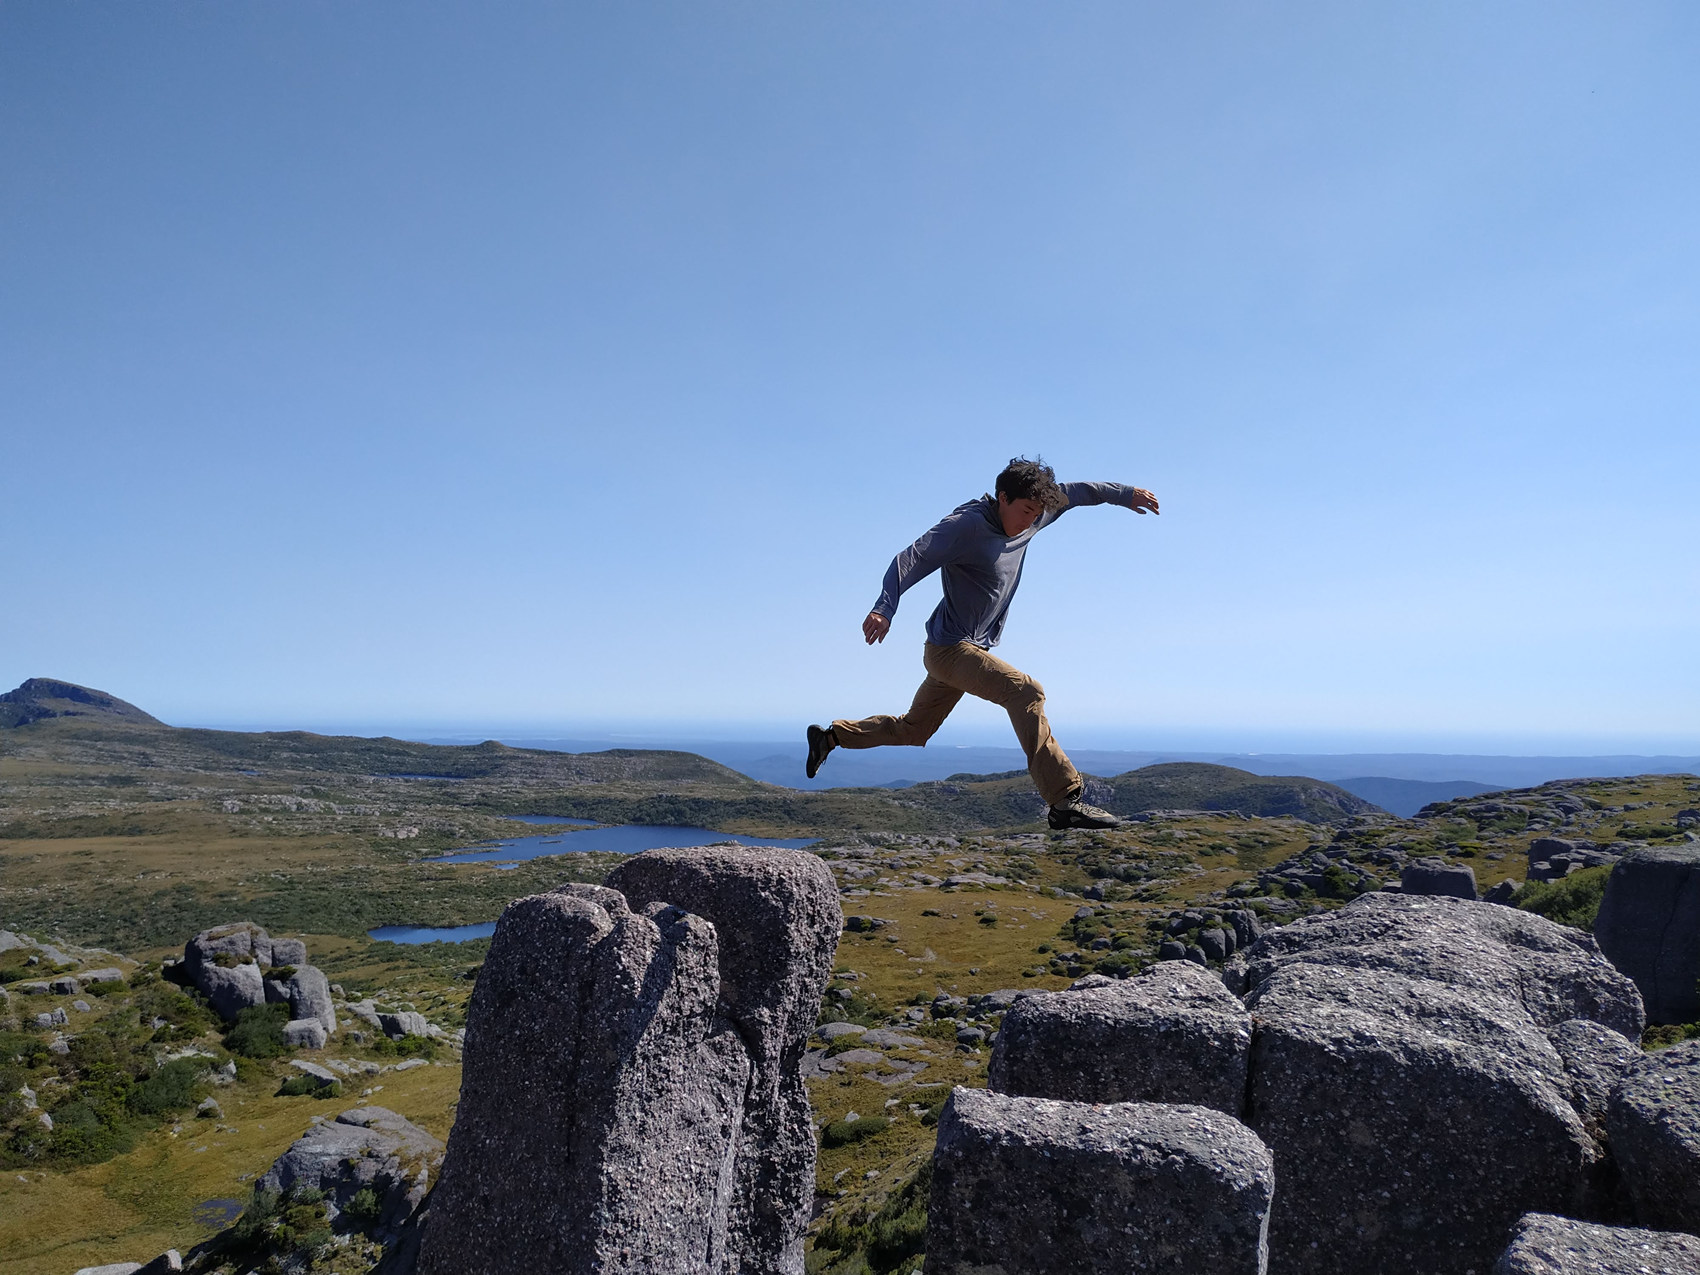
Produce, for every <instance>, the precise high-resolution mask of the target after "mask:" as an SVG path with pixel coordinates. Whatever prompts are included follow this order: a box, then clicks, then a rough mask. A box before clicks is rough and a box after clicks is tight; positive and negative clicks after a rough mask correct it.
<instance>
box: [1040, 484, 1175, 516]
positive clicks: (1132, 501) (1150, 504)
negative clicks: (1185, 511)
mask: <svg viewBox="0 0 1700 1275" xmlns="http://www.w3.org/2000/svg"><path fill="white" fill-rule="evenodd" d="M1057 485H1058V486H1059V487H1061V488H1062V492H1063V495H1065V496H1067V497H1068V504H1066V505H1064V506H1063V507H1062V508H1061V509H1059V510H1057V514H1058V515H1059V516H1060V515H1061V514H1063V513H1066V512H1067V511H1068V510H1070V509H1072V508H1074V507H1075V506H1076V505H1120V506H1121V507H1122V508H1123V509H1131V510H1133V512H1134V513H1136V514H1143V513H1158V512H1160V511H1159V510H1158V508H1157V497H1155V496H1153V495H1152V494H1151V493H1150V492H1148V491H1146V490H1145V488H1143V487H1129V486H1128V485H1127V484H1126V483H1058V484H1057Z"/></svg>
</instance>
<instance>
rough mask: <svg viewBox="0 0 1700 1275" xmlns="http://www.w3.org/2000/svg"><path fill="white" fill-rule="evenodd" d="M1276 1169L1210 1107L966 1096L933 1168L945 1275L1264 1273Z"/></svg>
mask: <svg viewBox="0 0 1700 1275" xmlns="http://www.w3.org/2000/svg"><path fill="white" fill-rule="evenodd" d="M1274 1180H1275V1179H1274V1169H1273V1165H1272V1163H1271V1161H1270V1156H1269V1152H1268V1150H1267V1149H1266V1148H1265V1147H1264V1146H1263V1144H1262V1143H1261V1142H1259V1141H1258V1139H1257V1138H1256V1137H1255V1136H1253V1135H1252V1134H1251V1133H1250V1132H1249V1131H1248V1130H1247V1129H1246V1128H1245V1126H1243V1125H1241V1124H1240V1123H1239V1122H1238V1121H1237V1120H1234V1119H1232V1118H1230V1117H1228V1116H1224V1115H1222V1114H1221V1113H1220V1112H1218V1111H1213V1110H1211V1109H1209V1108H1206V1107H1197V1106H1170V1105H1161V1104H1154V1103H1114V1104H1109V1105H1102V1106H1100V1105H1092V1104H1087V1103H1077V1102H1055V1101H1050V1100H1047V1099H1043V1098H1022V1097H1013V1096H1009V1095H1005V1094H999V1093H993V1092H988V1091H985V1090H972V1089H957V1090H955V1092H954V1093H953V1094H952V1095H951V1098H950V1101H949V1102H948V1103H946V1104H945V1108H944V1114H943V1116H942V1118H941V1119H940V1121H939V1131H938V1145H937V1149H936V1151H935V1152H934V1156H933V1187H932V1199H931V1203H930V1208H929V1211H928V1227H927V1270H928V1271H929V1272H938V1273H939V1275H982V1273H984V1272H991V1271H996V1272H999V1273H1000V1275H1051V1273H1052V1272H1057V1271H1068V1272H1070V1275H1089V1273H1092V1272H1105V1273H1106V1275H1107V1273H1108V1272H1116V1273H1117V1275H1122V1273H1123V1272H1138V1273H1139V1275H1168V1273H1170V1272H1173V1273H1174V1275H1182V1273H1184V1275H1193V1273H1194V1272H1197V1271H1210V1272H1212V1275H1262V1272H1263V1271H1264V1270H1265V1262H1266V1253H1265V1245H1264V1239H1265V1231H1266V1229H1267V1225H1268V1218H1269V1205H1270V1197H1271V1193H1272V1191H1273V1189H1274Z"/></svg>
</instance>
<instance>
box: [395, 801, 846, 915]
mask: <svg viewBox="0 0 1700 1275" xmlns="http://www.w3.org/2000/svg"><path fill="white" fill-rule="evenodd" d="M508 817H509V818H512V819H516V820H518V821H519V822H521V823H534V824H546V825H550V826H554V825H560V826H561V828H562V831H561V832H557V833H551V834H545V835H540V836H536V837H515V838H513V839H512V840H508V841H502V842H498V843H497V844H495V845H494V846H484V847H480V848H477V849H467V850H460V851H456V852H455V853H454V854H446V855H442V856H440V857H438V858H435V859H426V860H424V861H423V862H425V863H489V864H494V865H495V866H496V867H497V868H503V869H505V868H512V867H514V866H515V864H516V862H517V861H519V860H522V859H541V858H544V857H545V856H547V855H554V854H573V853H576V852H583V851H586V850H602V851H608V852H612V853H614V854H637V853H639V852H640V851H643V850H659V849H661V848H663V847H677V846H707V845H713V844H714V843H715V842H717V841H722V842H724V841H734V842H736V843H737V844H738V845H741V846H783V847H785V848H786V849H789V850H800V849H802V848H803V847H804V846H812V845H814V844H815V838H813V837H791V838H785V837H738V836H731V835H728V834H727V833H724V832H715V831H714V830H713V829H712V828H680V827H672V826H658V825H650V824H621V825H619V826H617V827H612V828H599V827H597V826H596V825H595V824H591V823H588V822H587V821H585V820H583V819H563V818H561V817H559V816H557V815H510V816H508ZM495 932H496V923H495V922H494V921H484V922H481V923H480V924H478V925H450V926H423V925H385V926H380V927H379V928H378V929H375V930H367V931H366V933H367V934H368V935H369V936H370V937H372V938H374V939H377V940H378V941H380V942H384V943H464V942H465V941H466V940H467V939H487V938H489V937H490V936H491V935H492V934H494V933H495Z"/></svg>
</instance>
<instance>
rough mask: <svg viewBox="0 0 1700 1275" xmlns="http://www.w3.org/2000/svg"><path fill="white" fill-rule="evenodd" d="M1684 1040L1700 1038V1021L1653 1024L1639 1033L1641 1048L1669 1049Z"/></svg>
mask: <svg viewBox="0 0 1700 1275" xmlns="http://www.w3.org/2000/svg"><path fill="white" fill-rule="evenodd" d="M1685 1040H1700V1023H1673V1024H1671V1025H1669V1026H1665V1025H1663V1024H1655V1025H1653V1026H1651V1027H1649V1028H1647V1030H1646V1031H1645V1032H1643V1033H1642V1034H1641V1048H1642V1049H1669V1048H1670V1047H1671V1046H1672V1045H1680V1044H1682V1042H1683V1041H1685Z"/></svg>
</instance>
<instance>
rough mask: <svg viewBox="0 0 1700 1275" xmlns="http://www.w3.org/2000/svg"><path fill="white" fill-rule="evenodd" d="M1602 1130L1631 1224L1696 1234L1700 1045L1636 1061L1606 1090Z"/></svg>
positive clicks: (1699, 1213) (1699, 1218) (1699, 1214)
mask: <svg viewBox="0 0 1700 1275" xmlns="http://www.w3.org/2000/svg"><path fill="white" fill-rule="evenodd" d="M1606 1129H1607V1131H1608V1132H1609V1133H1610V1135H1611V1145H1612V1150H1613V1152H1614V1153H1615V1154H1616V1156H1617V1162H1618V1166H1619V1168H1621V1169H1622V1171H1623V1181H1624V1186H1625V1187H1626V1188H1627V1189H1628V1192H1629V1198H1630V1200H1631V1201H1632V1202H1633V1204H1634V1207H1635V1220H1636V1221H1637V1222H1640V1223H1641V1224H1642V1225H1644V1226H1656V1227H1660V1228H1668V1229H1670V1230H1680V1231H1691V1232H1696V1233H1700V1040H1691V1041H1688V1042H1686V1043H1684V1044H1681V1045H1673V1046H1672V1047H1671V1048H1669V1049H1661V1050H1659V1051H1657V1052H1655V1053H1651V1054H1646V1055H1644V1056H1642V1058H1641V1059H1640V1060H1639V1061H1638V1062H1636V1064H1635V1065H1634V1066H1633V1067H1632V1068H1631V1069H1630V1070H1629V1072H1628V1073H1627V1074H1626V1075H1625V1076H1624V1077H1623V1079H1622V1080H1621V1081H1620V1082H1619V1083H1618V1086H1617V1088H1616V1089H1615V1090H1613V1091H1612V1095H1611V1102H1610V1105H1609V1106H1608V1107H1607V1108H1606Z"/></svg>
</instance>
